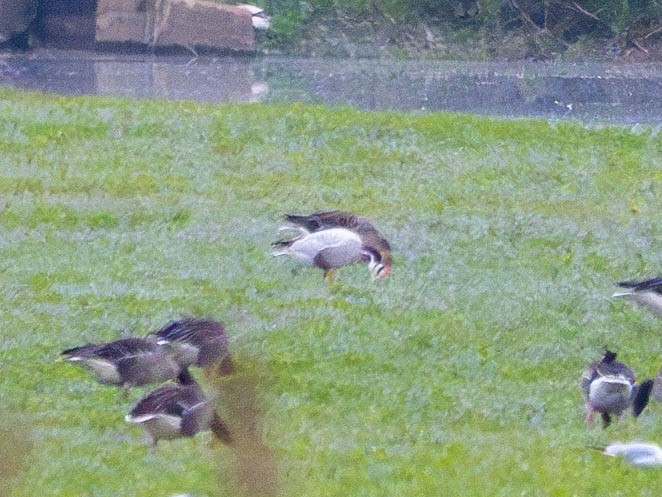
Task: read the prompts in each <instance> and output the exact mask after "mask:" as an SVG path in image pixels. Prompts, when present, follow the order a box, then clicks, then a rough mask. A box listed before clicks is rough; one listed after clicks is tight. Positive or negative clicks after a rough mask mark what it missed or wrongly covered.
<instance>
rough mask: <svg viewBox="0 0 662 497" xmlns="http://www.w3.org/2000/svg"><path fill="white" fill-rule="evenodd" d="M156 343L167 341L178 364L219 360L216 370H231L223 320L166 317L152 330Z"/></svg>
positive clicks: (202, 365)
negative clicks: (166, 322)
mask: <svg viewBox="0 0 662 497" xmlns="http://www.w3.org/2000/svg"><path fill="white" fill-rule="evenodd" d="M153 335H154V337H156V340H157V343H158V344H160V345H168V346H169V347H171V348H172V349H173V351H174V354H175V358H176V360H177V362H179V364H180V365H181V366H182V367H187V366H191V365H195V366H198V367H201V368H204V367H207V366H211V365H212V364H215V363H220V372H221V373H224V374H228V373H231V372H232V371H233V370H234V365H233V363H232V359H231V357H230V351H229V346H228V337H227V335H226V333H225V328H224V327H223V324H222V323H220V322H219V321H215V320H213V319H197V318H184V319H179V320H175V321H170V322H169V323H168V324H166V325H165V326H164V327H163V328H161V329H160V330H158V331H156V332H155V333H154V334H153Z"/></svg>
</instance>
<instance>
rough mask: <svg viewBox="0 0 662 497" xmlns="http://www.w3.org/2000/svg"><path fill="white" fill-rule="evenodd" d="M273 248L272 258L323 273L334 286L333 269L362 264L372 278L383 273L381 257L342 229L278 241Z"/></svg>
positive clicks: (332, 229) (356, 236)
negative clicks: (287, 258)
mask: <svg viewBox="0 0 662 497" xmlns="http://www.w3.org/2000/svg"><path fill="white" fill-rule="evenodd" d="M273 245H274V246H275V247H278V248H279V250H276V251H274V252H273V255H274V256H280V255H288V256H290V257H293V258H294V259H297V260H298V261H300V262H303V263H304V264H308V265H311V266H316V267H318V268H320V269H323V270H324V278H325V279H326V278H327V276H328V281H329V283H330V284H333V278H334V271H335V269H336V268H339V267H342V266H347V265H349V264H355V263H357V262H362V263H365V264H367V265H368V268H369V269H370V274H371V275H372V277H373V278H378V277H379V276H380V273H381V272H382V271H383V270H384V265H383V264H382V262H381V256H380V254H379V253H378V252H377V251H376V250H374V249H373V248H371V247H367V246H365V245H364V244H363V241H362V240H361V237H360V236H359V235H358V234H356V233H355V232H354V231H351V230H348V229H345V228H329V229H325V230H322V231H315V232H313V233H308V234H303V235H302V236H300V237H298V238H294V239H291V240H281V241H278V242H274V243H273Z"/></svg>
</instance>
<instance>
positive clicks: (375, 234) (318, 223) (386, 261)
mask: <svg viewBox="0 0 662 497" xmlns="http://www.w3.org/2000/svg"><path fill="white" fill-rule="evenodd" d="M285 219H286V221H287V222H288V223H289V224H287V225H285V226H283V227H281V229H291V228H296V229H298V230H300V231H301V232H302V233H306V234H308V233H315V232H317V231H322V230H327V229H332V228H345V229H348V230H351V231H353V232H354V233H356V234H358V235H359V236H360V237H361V241H362V242H363V245H365V246H368V247H372V248H373V249H374V250H375V251H377V252H378V253H379V257H380V261H381V263H382V266H383V269H382V270H381V273H380V276H381V277H383V276H386V275H388V274H390V272H391V261H392V258H393V257H392V254H391V246H390V244H389V243H388V241H387V240H386V238H384V237H383V236H382V234H381V233H380V232H379V231H378V230H377V228H375V227H374V225H373V224H372V223H371V222H370V221H369V220H368V219H366V218H365V217H361V216H357V215H355V214H352V213H351V212H346V211H339V210H334V211H318V212H313V213H312V214H307V215H298V214H287V215H286V216H285Z"/></svg>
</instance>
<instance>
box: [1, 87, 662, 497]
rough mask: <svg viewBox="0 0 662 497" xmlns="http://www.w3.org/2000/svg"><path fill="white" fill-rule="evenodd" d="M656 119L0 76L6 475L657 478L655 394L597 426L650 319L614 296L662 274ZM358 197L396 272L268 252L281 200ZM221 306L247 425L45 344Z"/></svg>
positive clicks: (74, 486) (600, 484)
mask: <svg viewBox="0 0 662 497" xmlns="http://www.w3.org/2000/svg"><path fill="white" fill-rule="evenodd" d="M661 197H662V136H661V135H660V134H659V129H649V128H639V127H637V128H634V129H630V128H617V127H610V128H602V129H598V128H587V127H585V126H582V125H580V124H577V123H571V122H570V123H548V122H546V121H540V120H539V121H536V120H497V119H487V118H478V117H470V116H463V115H457V114H446V113H435V114H430V115H404V114H397V113H377V112H374V113H373V112H370V113H369V112H359V111H355V110H351V109H342V108H341V109H325V108H321V107H309V106H302V105H261V104H251V105H227V106H215V105H201V104H194V103H164V102H153V101H132V100H116V99H102V98H70V97H67V98H65V97H54V96H40V95H36V94H26V93H19V92H13V91H7V90H0V322H1V323H2V331H1V332H0V333H1V336H2V340H1V341H0V364H1V371H2V374H0V413H2V425H1V427H0V454H2V459H3V462H2V466H3V468H2V469H0V481H1V482H2V483H0V494H2V495H12V496H30V497H32V496H40V497H46V496H67V497H70V496H108V497H116V496H120V495H126V496H129V495H130V496H170V495H173V494H177V493H188V494H190V495H191V496H196V497H203V496H226V495H282V496H286V497H294V496H306V497H312V496H325V497H328V496H339V497H341V496H342V497H347V496H375V497H383V496H411V497H414V496H434V497H437V496H471V497H475V496H481V497H487V496H505V497H506V496H507V497H512V496H554V497H557V496H596V497H609V496H630V495H636V496H651V497H656V496H659V495H660V481H661V480H660V477H661V476H662V473H661V472H660V471H661V470H654V469H653V470H641V469H635V468H632V467H631V466H628V465H627V464H625V463H624V462H623V461H621V460H619V459H612V458H608V457H606V456H603V455H602V454H601V453H600V452H599V450H596V447H597V448H599V447H601V446H604V445H605V444H606V443H609V442H610V441H616V440H620V441H629V440H635V439H636V440H647V441H653V442H657V443H661V442H662V406H660V404H657V403H652V404H651V406H650V407H649V408H648V409H647V410H646V411H644V413H643V415H642V416H641V417H640V418H639V419H637V420H633V419H632V417H631V416H627V417H625V418H624V419H622V420H620V421H619V422H617V423H615V424H614V425H613V426H611V427H610V428H608V429H607V430H602V429H601V428H600V427H599V426H595V427H594V428H587V427H585V426H584V422H583V418H584V413H583V399H582V396H581V392H580V390H579V388H578V381H579V377H580V375H581V373H582V370H583V369H584V367H585V365H586V364H587V363H588V362H589V361H591V360H593V359H597V358H599V357H600V355H601V354H602V351H603V350H604V348H605V347H609V348H611V349H613V350H616V351H617V352H618V353H619V358H620V359H621V360H623V361H624V362H626V363H628V364H629V365H630V366H631V367H632V368H633V369H634V370H635V371H636V372H637V373H638V375H639V377H640V378H645V377H649V376H651V375H653V374H655V373H656V372H657V371H658V370H659V368H660V367H661V366H662V354H661V353H660V337H661V332H662V320H659V319H656V318H655V317H653V316H651V315H649V314H647V313H646V312H643V311H641V310H636V309H633V308H631V307H630V306H628V305H627V303H626V302H623V301H613V300H612V299H610V295H611V293H612V292H613V291H614V290H615V287H614V282H615V281H619V280H622V279H628V278H635V277H646V276H654V275H657V274H660V273H662V216H661V215H660V209H662V198H661ZM336 208H337V209H346V210H351V211H353V212H355V213H357V214H361V215H364V216H367V217H368V218H370V219H371V220H373V222H374V223H375V225H376V226H377V227H378V228H379V229H380V230H381V231H382V232H383V234H384V235H385V236H386V237H387V238H388V239H389V240H390V242H391V245H392V247H393V252H394V265H393V272H392V274H391V276H389V277H388V278H386V279H384V280H381V281H377V282H372V281H370V277H369V273H368V270H367V268H365V267H363V266H353V267H348V268H344V269H342V270H340V272H339V274H338V277H337V279H336V283H335V285H334V286H333V287H331V288H330V287H329V285H327V284H326V283H325V282H324V281H323V280H322V273H321V271H319V270H317V269H314V268H305V267H302V266H300V265H298V264H297V263H296V262H294V261H291V260H288V259H284V258H273V257H272V256H271V253H270V252H271V249H270V242H271V241H273V240H275V239H277V238H278V237H279V233H278V231H277V230H278V226H279V225H280V223H281V221H282V216H283V214H285V213H288V212H292V213H307V212H311V211H313V210H319V209H336ZM191 315H193V316H208V317H213V318H216V319H219V320H221V321H223V322H224V323H225V325H226V329H227V332H228V334H229V335H230V339H231V345H232V351H233V353H234V355H235V360H236V363H237V365H238V367H239V371H238V373H237V374H236V375H235V376H234V377H232V378H227V379H224V380H222V381H219V382H213V383H212V382H210V381H209V380H208V379H207V378H206V377H205V376H204V375H203V374H202V373H201V371H199V370H194V371H193V372H194V374H195V375H196V376H197V377H198V378H199V379H200V381H201V383H202V384H203V385H204V386H205V388H206V389H208V390H209V391H210V392H214V393H213V395H214V396H215V398H217V399H218V405H219V410H220V412H221V413H222V416H223V417H225V419H226V420H227V422H228V424H229V425H230V426H231V427H232V429H233V430H234V431H235V433H237V434H240V435H239V436H238V440H239V441H238V443H237V444H235V446H234V447H225V446H221V445H218V444H217V443H214V441H213V440H212V437H211V436H210V434H208V433H205V434H199V435H197V436H196V437H194V438H192V439H179V440H174V441H164V442H162V443H160V444H159V447H158V449H157V450H156V451H154V452H152V451H150V450H149V448H148V447H147V445H146V444H145V437H144V434H143V433H142V431H141V429H140V428H139V427H136V426H130V425H128V424H127V423H125V422H124V416H125V414H126V413H127V412H128V411H129V409H130V408H131V406H132V405H133V403H134V402H135V401H136V400H137V399H138V398H140V396H141V395H142V394H144V393H145V392H147V391H148V390H149V388H150V387H144V388H136V389H134V390H132V391H131V392H130V394H129V395H128V397H124V395H123V394H122V391H121V389H117V388H114V387H108V386H102V385H99V384H97V383H96V382H95V381H94V379H93V378H92V377H91V376H90V375H89V374H87V373H86V372H85V371H83V370H81V369H79V368H77V367H75V366H73V365H70V364H67V363H64V362H57V361H56V360H57V358H58V356H59V352H60V351H61V350H62V349H64V348H67V347H71V346H74V345H79V344H83V343H87V342H100V341H107V340H112V339H116V338H119V337H123V336H128V335H131V334H133V335H143V334H146V333H148V332H150V331H153V330H154V329H156V328H158V327H160V326H162V325H163V324H165V323H166V322H167V321H169V320H171V319H174V318H177V317H181V316H191Z"/></svg>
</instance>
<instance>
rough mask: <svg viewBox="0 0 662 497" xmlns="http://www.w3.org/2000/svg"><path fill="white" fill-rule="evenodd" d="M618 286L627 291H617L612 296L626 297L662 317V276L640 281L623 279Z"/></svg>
mask: <svg viewBox="0 0 662 497" xmlns="http://www.w3.org/2000/svg"><path fill="white" fill-rule="evenodd" d="M617 285H618V286H620V287H622V288H626V289H627V290H626V291H623V292H616V293H614V294H613V295H612V297H625V298H628V299H630V300H632V301H633V302H634V303H635V304H637V305H639V306H641V307H645V308H646V309H648V310H649V311H651V312H653V314H655V315H657V316H658V317H662V277H661V276H658V277H656V278H651V279H647V280H640V281H621V282H619V283H617Z"/></svg>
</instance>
